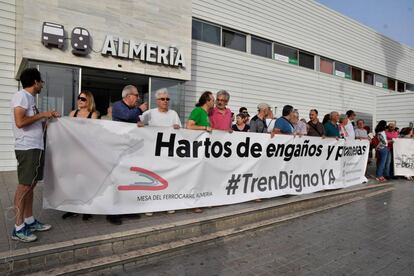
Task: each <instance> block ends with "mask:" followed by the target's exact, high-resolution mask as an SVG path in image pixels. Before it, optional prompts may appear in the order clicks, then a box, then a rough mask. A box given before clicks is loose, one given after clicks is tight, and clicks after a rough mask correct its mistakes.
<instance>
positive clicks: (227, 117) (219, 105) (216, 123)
mask: <svg viewBox="0 0 414 276" xmlns="http://www.w3.org/2000/svg"><path fill="white" fill-rule="evenodd" d="M229 100H230V94H229V93H228V92H227V91H226V90H220V91H218V92H217V95H216V106H215V107H214V108H213V109H211V110H210V112H209V114H208V117H209V120H210V124H211V128H212V129H219V130H225V131H233V129H232V128H231V123H232V115H231V110H230V109H229V108H227V107H226V106H227V104H228V103H229Z"/></svg>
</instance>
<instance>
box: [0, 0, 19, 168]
mask: <svg viewBox="0 0 414 276" xmlns="http://www.w3.org/2000/svg"><path fill="white" fill-rule="evenodd" d="M15 16H16V3H15V0H0V37H1V39H0V171H5V170H16V158H15V156H14V138H13V133H12V130H11V115H10V99H11V97H12V95H13V94H14V93H15V92H16V91H17V89H18V83H17V81H16V80H15V79H14V70H15V65H14V61H15V39H16V22H15Z"/></svg>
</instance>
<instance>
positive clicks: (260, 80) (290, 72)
mask: <svg viewBox="0 0 414 276" xmlns="http://www.w3.org/2000/svg"><path fill="white" fill-rule="evenodd" d="M191 78H192V79H191V81H188V82H186V84H185V92H186V96H185V99H186V114H189V113H190V111H191V109H192V108H193V107H194V103H195V102H196V101H197V99H198V97H199V96H200V95H201V93H202V92H203V91H205V90H210V91H212V92H214V93H215V92H217V91H218V90H220V89H225V90H227V91H228V92H229V93H230V95H231V98H230V103H229V107H230V108H231V109H232V110H233V112H235V113H237V112H238V109H239V108H240V107H241V106H246V107H247V108H248V110H249V113H250V114H251V115H254V114H255V113H256V106H257V104H258V103H261V102H265V103H268V104H269V105H270V106H272V107H274V106H277V107H278V113H277V114H275V115H277V116H278V117H279V116H281V112H282V108H283V106H284V105H285V104H291V105H293V106H294V107H295V108H298V109H299V112H300V116H301V117H305V118H308V112H309V109H311V108H316V109H318V110H319V114H320V119H322V117H323V115H324V114H325V113H328V112H330V111H333V110H336V111H340V112H346V110H348V109H353V110H354V111H355V112H357V113H358V112H363V113H368V114H374V113H375V110H376V109H375V101H376V96H377V95H384V94H385V93H388V92H386V90H384V89H382V88H378V87H375V86H372V85H367V84H362V83H358V82H355V81H352V80H348V79H344V78H341V77H336V76H333V75H328V74H324V73H320V72H317V71H314V70H309V69H306V68H303V67H299V66H294V65H291V64H286V63H283V62H279V61H276V60H272V59H268V58H262V57H258V56H254V55H251V54H248V53H242V52H239V51H235V50H231V49H227V48H223V47H220V46H216V45H212V44H209V43H205V42H200V41H195V40H193V49H192V76H191ZM365 116H366V115H365ZM364 118H366V117H364Z"/></svg>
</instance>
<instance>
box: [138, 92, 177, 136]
mask: <svg viewBox="0 0 414 276" xmlns="http://www.w3.org/2000/svg"><path fill="white" fill-rule="evenodd" d="M155 99H156V101H157V108H153V109H150V110H147V111H145V112H144V113H143V114H142V115H141V116H140V121H139V122H138V126H139V127H143V126H144V125H149V126H158V127H173V128H175V129H178V128H180V127H181V121H180V117H178V114H177V112H175V111H174V110H171V109H169V105H170V96H169V94H168V90H167V89H166V88H161V89H159V90H157V91H156V92H155Z"/></svg>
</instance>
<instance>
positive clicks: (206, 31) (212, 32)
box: [192, 19, 220, 45]
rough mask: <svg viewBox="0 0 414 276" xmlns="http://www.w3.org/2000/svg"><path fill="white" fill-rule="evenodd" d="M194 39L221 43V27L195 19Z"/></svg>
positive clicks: (193, 26) (193, 25) (193, 27)
mask: <svg viewBox="0 0 414 276" xmlns="http://www.w3.org/2000/svg"><path fill="white" fill-rule="evenodd" d="M192 37H193V39H197V40H201V41H204V42H208V43H213V44H216V45H220V27H217V26H214V25H211V24H208V23H204V22H201V21H198V20H194V19H193V24H192Z"/></svg>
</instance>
